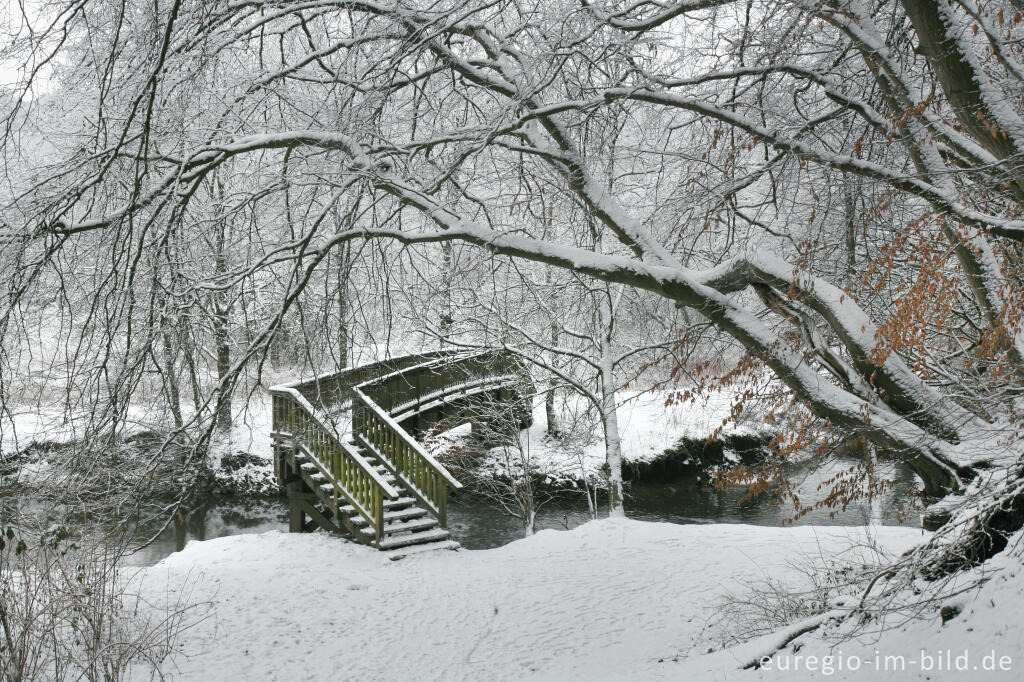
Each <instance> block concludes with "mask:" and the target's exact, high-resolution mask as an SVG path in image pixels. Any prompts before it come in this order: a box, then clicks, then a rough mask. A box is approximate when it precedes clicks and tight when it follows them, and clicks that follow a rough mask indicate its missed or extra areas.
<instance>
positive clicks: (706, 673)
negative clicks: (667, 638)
mask: <svg viewBox="0 0 1024 682" xmlns="http://www.w3.org/2000/svg"><path fill="white" fill-rule="evenodd" d="M1014 545H1016V548H1014V549H1010V550H1008V551H1004V552H1003V553H1001V554H999V555H997V556H995V557H993V558H992V559H990V560H989V561H987V562H985V563H984V564H983V565H982V566H981V567H979V568H977V569H975V570H974V571H971V572H969V574H968V575H963V576H960V577H959V581H958V582H959V583H960V584H961V585H963V584H964V583H966V581H967V580H968V579H970V578H978V577H981V576H984V577H986V578H987V580H986V582H984V584H982V585H981V587H980V588H978V589H971V590H965V591H964V592H963V593H962V594H960V595H958V596H954V597H950V598H947V599H945V600H942V601H941V603H942V604H943V605H949V606H956V607H958V608H959V609H960V613H959V615H957V616H955V617H953V618H952V619H951V620H949V622H947V623H945V624H943V623H942V619H941V617H940V615H939V613H938V609H937V607H936V608H934V609H932V610H930V611H929V610H925V611H924V613H923V616H924V617H921V618H913V619H908V618H906V614H905V613H902V614H901V613H893V614H889V615H888V616H887V618H886V619H885V620H883V621H881V622H877V623H873V624H872V623H869V624H868V627H863V624H861V625H862V627H861V629H860V630H859V631H857V632H851V625H849V624H844V625H842V626H839V627H838V628H831V629H830V628H823V629H822V630H819V631H815V632H813V633H808V634H806V635H803V636H801V637H799V638H797V639H796V640H794V641H793V642H792V643H791V644H790V645H789V647H787V648H786V649H785V650H784V651H782V652H779V653H777V654H775V656H774V657H773V658H772V662H771V664H769V665H766V666H764V668H762V669H761V670H758V671H756V672H753V673H752V674H751V675H749V676H748V677H749V678H750V679H764V680H785V679H791V680H792V679H806V678H809V677H812V674H811V673H810V672H809V671H808V669H807V666H808V661H809V658H810V657H813V658H814V661H815V663H814V665H815V666H816V667H818V669H819V671H820V670H821V666H822V662H823V661H824V660H826V658H825V657H831V658H830V659H828V660H829V661H830V665H831V668H832V672H831V673H829V674H828V675H827V677H828V678H829V679H835V680H863V681H865V682H866V681H868V680H899V681H900V682H904V681H906V680H950V681H953V680H963V681H965V682H966V681H969V682H982V681H984V682H987V681H989V680H992V681H993V682H996V681H1001V680H1005V681H1007V682H1009V681H1013V682H1017V681H1018V680H1020V679H1021V675H1022V673H1021V670H1022V669H1024V622H1022V620H1021V618H1020V613H1021V610H1022V609H1024V588H1022V586H1021V584H1020V577H1019V576H1020V573H1021V571H1022V570H1024V565H1022V562H1021V556H1020V554H1021V545H1022V534H1021V533H1018V534H1017V536H1016V538H1015V541H1014V542H1011V547H1013V546H1014ZM949 591H950V592H952V591H953V590H952V589H949ZM767 639H769V638H763V639H762V640H753V641H751V642H748V643H745V644H742V645H740V646H737V647H734V648H732V649H728V650H725V651H721V652H716V653H715V654H712V655H709V656H704V657H701V658H697V659H691V660H688V661H683V662H682V663H680V664H678V665H672V666H671V672H672V675H673V676H678V679H699V680H709V681H710V680H731V679H735V676H736V661H738V660H743V659H745V658H749V656H750V653H751V652H758V651H759V650H762V649H763V647H764V641H765V640H767ZM757 655H758V654H756V653H755V654H754V656H755V657H756V656H757ZM798 655H799V656H801V657H802V658H799V659H798ZM840 664H841V665H842V667H843V669H841V670H840V669H839V666H840ZM796 665H802V666H803V671H802V672H801V673H798V672H797V671H796V670H795V669H794V668H795V666H796ZM784 667H786V668H788V670H787V669H783V668H784ZM852 668H858V669H856V670H853V669H852ZM640 676H641V677H643V676H644V675H643V674H641V675H640Z"/></svg>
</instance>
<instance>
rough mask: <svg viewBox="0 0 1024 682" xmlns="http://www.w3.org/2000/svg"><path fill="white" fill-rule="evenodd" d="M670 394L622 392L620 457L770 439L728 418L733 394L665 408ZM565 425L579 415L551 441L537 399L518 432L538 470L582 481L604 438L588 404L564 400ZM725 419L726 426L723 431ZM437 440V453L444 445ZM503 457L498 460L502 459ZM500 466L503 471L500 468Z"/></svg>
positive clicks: (762, 430) (759, 428)
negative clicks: (689, 442) (720, 440)
mask: <svg viewBox="0 0 1024 682" xmlns="http://www.w3.org/2000/svg"><path fill="white" fill-rule="evenodd" d="M668 395H669V394H668V393H667V392H666V391H653V392H650V391H648V392H643V393H640V392H636V391H624V392H621V393H620V394H619V395H618V399H619V407H618V421H619V435H620V439H621V446H622V457H623V459H624V460H627V461H632V462H646V461H649V460H651V459H653V458H655V457H657V456H658V455H660V454H662V453H663V452H664V451H665V450H667V449H669V448H671V447H672V446H674V445H675V444H676V443H677V442H678V441H679V439H680V438H692V439H696V440H703V439H705V438H707V437H708V436H709V435H712V434H714V433H715V431H716V430H717V429H721V431H720V433H719V436H720V437H724V436H729V435H767V434H769V433H770V431H769V430H768V428H767V426H766V425H765V424H763V423H762V422H759V421H756V420H755V419H753V418H750V419H746V420H742V419H741V421H740V422H739V423H738V424H737V423H734V422H733V421H731V420H730V419H729V415H730V411H731V408H732V400H733V396H732V395H730V394H725V393H714V394H712V395H710V396H709V397H707V398H706V399H701V400H697V401H695V402H683V403H673V404H671V405H666V404H665V403H666V398H667V397H668ZM560 403H561V404H560V405H559V410H560V412H561V413H562V414H563V421H562V426H563V427H567V426H569V424H568V422H569V421H570V416H571V415H580V416H579V419H578V425H577V427H576V428H575V429H573V431H574V432H575V433H574V434H573V437H572V438H570V439H567V440H565V441H552V440H551V439H549V438H547V437H546V433H547V416H546V414H545V411H544V403H543V401H541V400H537V401H536V404H535V406H534V410H533V424H532V425H531V426H530V428H528V429H524V430H523V431H521V432H520V434H519V443H520V447H521V448H522V452H523V453H524V455H525V456H526V457H527V458H528V459H529V461H530V463H531V465H532V466H534V467H535V468H536V469H537V470H538V471H542V472H545V473H550V474H552V475H555V476H565V477H570V478H574V479H576V478H581V477H583V476H593V475H596V474H598V472H599V471H600V469H601V467H602V466H603V465H604V462H605V453H604V434H603V431H602V428H601V424H600V421H598V420H597V417H596V414H593V413H592V414H591V415H590V417H589V418H587V417H586V415H585V408H586V401H585V399H584V398H582V397H580V396H575V395H573V396H568V397H567V398H566V399H565V400H564V401H560ZM723 421H725V422H727V423H726V425H725V426H724V427H723ZM443 441H444V439H443V438H442V439H439V442H438V443H437V444H436V445H435V449H443V448H444V446H445V445H446V443H444V442H443ZM499 459H500V458H499ZM498 468H500V467H498Z"/></svg>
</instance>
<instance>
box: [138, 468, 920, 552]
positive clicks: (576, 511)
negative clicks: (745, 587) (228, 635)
mask: <svg viewBox="0 0 1024 682" xmlns="http://www.w3.org/2000/svg"><path fill="white" fill-rule="evenodd" d="M835 466H836V467H838V466H840V465H838V464H837V465H835ZM835 471H836V468H835V467H832V468H829V469H826V470H823V471H821V470H819V471H814V472H811V473H807V472H801V471H799V470H796V471H794V472H793V475H792V479H793V480H794V481H796V482H797V483H798V484H799V485H800V488H801V490H802V491H806V495H805V497H808V498H809V497H811V496H812V495H813V491H814V490H815V488H816V486H817V483H818V482H820V481H822V480H824V479H825V478H827V477H828V476H829V475H831V474H833V473H834V472H835ZM885 475H887V476H889V477H893V478H895V479H897V480H898V481H899V483H898V484H897V486H896V488H895V489H894V491H893V493H892V494H890V495H889V496H887V497H886V498H885V499H884V500H882V501H881V503H880V504H879V503H878V502H876V513H878V512H884V513H883V515H882V521H883V523H885V524H887V525H890V524H892V525H895V524H899V523H900V522H901V519H899V518H898V516H897V514H896V513H895V511H894V510H893V508H892V502H893V500H894V499H895V498H897V497H903V496H904V495H905V494H906V493H908V492H911V491H913V489H914V488H915V485H916V484H915V483H914V480H913V476H912V474H911V473H910V472H909V471H906V470H895V469H890V471H888V472H886V473H885ZM743 494H744V493H743V491H741V490H738V489H731V490H715V489H714V488H711V487H708V486H706V485H698V484H696V483H686V482H684V483H675V484H672V485H667V484H644V485H640V484H637V485H633V486H630V487H629V488H628V489H627V498H626V516H628V517H630V518H634V519H639V520H643V521H666V522H671V523H748V524H753V525H761V526H779V525H781V524H783V523H785V522H787V521H788V520H789V519H790V518H791V517H792V516H793V510H792V508H791V507H788V506H779V505H776V504H772V503H771V502H770V500H768V499H767V498H764V499H758V500H754V501H746V502H743V503H741V502H740V500H741V498H742V497H743ZM600 515H601V516H605V515H607V512H606V511H604V510H601V512H600ZM871 518H872V513H871V509H870V508H869V506H868V505H867V503H860V504H857V505H853V506H851V507H850V508H848V509H847V510H846V511H841V512H836V513H835V514H834V515H831V516H830V512H829V510H814V511H812V512H810V513H809V514H807V515H805V516H803V517H802V518H800V519H799V520H797V521H796V522H795V523H797V524H800V525H804V524H813V525H845V526H860V525H864V524H866V523H868V522H869V521H870V520H871ZM588 520H590V514H589V512H588V511H587V504H586V500H585V498H583V497H582V495H581V496H580V497H579V499H578V500H572V499H566V500H558V501H556V502H552V503H549V504H548V505H546V506H544V507H542V508H541V509H540V511H539V513H538V515H537V528H538V530H540V529H545V528H553V529H561V530H564V529H568V528H574V527H575V526H578V525H580V524H581V523H584V522H586V521H588ZM902 522H903V523H905V524H908V525H913V526H918V525H920V519H919V517H918V515H917V514H912V515H911V516H909V517H908V518H906V519H903V520H902ZM448 527H449V530H450V531H451V533H452V535H453V537H454V538H455V539H456V540H458V541H459V542H460V543H462V545H463V546H464V547H466V548H467V549H487V548H491V547H499V546H501V545H504V544H507V543H509V542H511V541H513V540H516V539H518V538H521V537H523V535H524V532H523V528H522V526H521V525H520V523H519V522H518V521H517V520H516V519H513V518H511V517H509V516H507V515H506V514H505V513H503V512H502V511H501V510H500V509H497V508H496V507H495V506H493V505H492V504H490V503H488V502H486V501H482V500H479V499H470V498H467V497H461V498H455V499H452V500H451V502H449V506H448ZM268 530H281V531H287V530H288V503H287V500H286V499H284V498H280V499H278V498H273V499H261V500H238V499H225V498H220V499H217V498H212V499H211V500H210V501H208V502H207V503H206V504H204V505H202V506H201V507H200V508H198V509H196V510H194V511H193V512H192V513H191V514H189V515H187V516H186V517H185V518H184V522H183V523H176V524H174V526H173V527H169V528H167V530H165V531H164V532H163V533H162V534H160V535H159V537H158V538H157V539H156V540H155V541H154V542H152V543H151V544H150V545H148V546H147V547H145V548H144V549H142V550H140V551H138V552H136V553H135V554H134V555H132V557H131V558H130V563H132V564H137V565H148V564H154V563H156V562H157V561H160V560H161V559H163V558H164V557H165V556H167V555H169V554H170V553H172V552H174V551H176V550H180V549H181V548H183V547H184V546H185V545H186V544H187V543H188V542H192V541H202V540H211V539H213V538H219V537H224V536H227V535H238V534H242V533H262V532H265V531H268Z"/></svg>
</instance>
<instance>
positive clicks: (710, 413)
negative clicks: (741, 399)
mask: <svg viewBox="0 0 1024 682" xmlns="http://www.w3.org/2000/svg"><path fill="white" fill-rule="evenodd" d="M667 395H668V394H667V393H666V392H664V391H655V392H645V393H637V392H623V393H622V394H621V395H620V403H621V404H620V406H619V428H620V433H621V441H622V454H623V458H624V459H625V460H626V461H627V462H632V463H644V462H649V461H650V460H652V459H654V458H656V457H658V456H659V455H661V454H662V453H663V452H665V451H666V450H668V449H669V448H671V447H673V446H674V445H675V444H676V443H678V442H679V440H680V439H681V438H689V439H694V440H699V441H703V440H704V439H706V438H707V436H708V435H710V434H712V433H714V432H715V430H716V428H719V427H721V426H722V422H723V420H728V417H729V415H730V412H731V408H732V396H731V395H727V394H713V395H711V396H710V397H708V398H707V399H706V400H698V401H695V402H692V403H691V402H684V403H678V404H671V405H666V404H665V403H666V396H667ZM561 408H562V410H563V413H564V414H566V415H570V414H576V415H580V416H579V417H578V423H577V431H578V432H579V433H577V435H576V437H575V438H573V439H571V440H568V441H565V442H554V443H553V442H552V441H550V440H548V439H547V438H545V435H544V434H545V432H546V428H547V423H546V418H545V413H544V405H543V402H542V401H540V400H537V402H536V405H535V408H534V422H533V425H532V426H531V427H530V428H529V429H524V430H523V431H522V432H521V433H520V442H521V443H522V447H523V449H524V451H525V452H527V453H528V455H529V458H530V461H531V462H532V464H533V466H535V467H536V469H537V471H539V472H542V473H544V474H549V475H551V476H552V477H554V478H558V479H570V480H573V479H578V478H594V479H598V480H602V476H601V474H600V471H601V467H602V465H603V464H604V461H605V455H604V442H603V434H602V430H601V425H600V423H599V422H598V421H597V418H596V415H590V416H589V417H587V416H586V414H585V413H586V409H585V408H586V404H585V401H584V400H583V399H582V398H579V397H574V396H569V397H567V398H566V400H565V401H564V404H562V405H561ZM131 416H132V419H131V422H130V424H129V426H128V427H127V428H126V430H125V431H124V432H123V433H124V434H125V435H129V434H132V433H140V432H147V431H151V432H154V433H162V432H164V431H166V430H167V429H168V428H169V426H168V424H167V423H166V415H163V414H155V413H152V412H150V411H146V410H143V409H141V408H139V409H134V410H132V411H131ZM79 421H80V422H81V423H79V422H78V421H75V420H70V421H69V420H67V419H65V418H64V416H63V415H61V414H59V413H49V412H46V411H45V410H38V409H36V410H33V409H28V408H26V409H25V410H22V411H18V412H16V413H14V414H13V418H12V417H11V416H8V415H0V463H2V461H3V457H4V456H7V457H13V456H14V455H15V453H17V452H19V451H22V452H23V451H25V450H26V449H28V448H30V446H32V445H33V444H35V443H50V444H59V443H69V442H72V441H74V440H75V439H76V438H78V437H80V435H81V429H82V428H83V425H84V421H85V420H84V418H83V419H81V420H79ZM467 427H468V425H467ZM271 428H272V427H271V412H270V397H269V395H268V394H267V393H266V392H265V391H263V390H256V391H254V392H253V393H252V394H251V395H250V396H249V400H248V401H247V403H246V404H245V405H244V406H243V407H242V408H241V409H238V410H236V413H235V419H234V425H233V426H232V429H231V431H230V433H225V434H218V435H216V436H215V441H214V443H213V446H212V447H211V448H210V454H209V457H208V464H209V466H210V470H211V472H212V473H213V484H214V485H213V487H214V489H217V490H220V491H223V492H227V493H232V494H243V495H266V494H274V493H276V492H277V483H276V481H275V480H274V477H273V461H272V459H271V451H272V443H271V438H270V432H271ZM768 433H769V432H768V431H767V430H766V426H765V425H764V424H763V423H760V422H759V421H757V420H754V419H752V418H750V419H746V420H744V421H741V422H740V423H739V424H735V423H733V422H731V421H730V422H729V424H728V426H726V427H725V428H723V429H722V432H721V434H720V435H721V436H722V437H726V436H735V435H756V436H761V437H764V438H767V437H768V435H767V434H768ZM460 434H462V435H465V434H468V429H467V428H461V427H460V429H456V430H455V433H454V434H453V438H454V439H455V441H456V442H458V439H459V437H460ZM450 442H452V441H451V439H447V440H446V439H444V438H442V439H441V442H440V443H439V447H440V448H441V449H443V448H444V446H445V444H446V443H450ZM731 456H732V454H731V453H729V452H726V457H727V458H728V457H731ZM737 461H738V458H737ZM484 466H485V467H486V466H487V463H486V462H485V463H484ZM49 468H50V463H49V462H48V460H47V458H46V454H45V453H34V454H33V455H32V456H30V457H27V458H24V459H23V461H19V462H17V464H16V465H11V466H10V467H9V469H10V471H9V472H8V475H9V476H11V477H12V478H11V481H12V482H19V483H22V484H30V483H32V482H33V481H35V480H38V479H40V478H41V477H43V476H45V474H46V472H47V471H48V470H49ZM2 474H3V470H2V467H0V475H2Z"/></svg>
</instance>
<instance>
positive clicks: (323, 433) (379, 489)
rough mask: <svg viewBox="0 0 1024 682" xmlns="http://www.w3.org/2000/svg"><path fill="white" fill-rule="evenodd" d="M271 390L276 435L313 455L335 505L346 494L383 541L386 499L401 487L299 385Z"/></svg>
mask: <svg viewBox="0 0 1024 682" xmlns="http://www.w3.org/2000/svg"><path fill="white" fill-rule="evenodd" d="M270 393H271V396H272V400H273V429H274V434H273V435H274V436H275V437H277V438H290V439H291V440H292V441H293V443H294V445H295V446H296V447H299V448H301V449H302V450H304V451H305V452H306V453H307V454H309V455H310V456H311V459H312V460H313V463H314V464H316V465H317V468H318V469H319V470H320V472H321V473H322V474H323V475H324V477H325V478H326V479H327V480H328V481H329V482H330V483H331V485H332V486H333V488H334V501H335V506H337V504H338V503H339V496H340V497H344V498H345V500H346V501H347V502H348V503H349V504H351V505H352V507H353V508H355V509H356V511H358V512H359V514H360V515H361V516H362V517H363V518H364V519H366V522H367V523H368V524H369V526H370V528H372V529H373V530H374V534H375V536H376V538H377V541H378V542H379V541H380V539H381V538H382V535H383V527H384V500H385V499H391V500H393V499H397V498H398V497H399V492H398V490H396V489H395V488H394V487H393V486H392V485H390V484H389V483H388V482H387V481H385V480H384V478H383V476H381V475H380V473H379V472H377V470H376V469H374V468H373V467H372V466H371V465H370V463H369V462H367V461H366V459H365V458H364V457H363V456H362V455H361V454H359V453H358V452H357V451H356V450H355V449H353V448H352V447H351V446H349V445H348V444H347V443H345V442H343V441H342V440H341V439H339V438H337V437H336V436H335V434H334V430H333V429H331V428H330V427H328V426H327V425H326V424H325V422H324V420H323V419H321V417H320V416H319V415H318V411H317V409H316V408H315V407H314V406H313V405H312V404H311V403H310V402H309V401H308V400H307V399H306V398H305V397H304V396H303V395H302V394H301V393H300V392H299V391H298V390H297V389H295V388H293V387H291V386H289V385H284V386H274V387H272V388H271V389H270Z"/></svg>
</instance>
